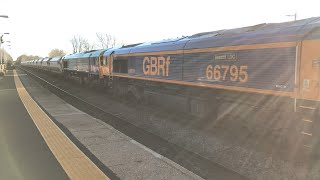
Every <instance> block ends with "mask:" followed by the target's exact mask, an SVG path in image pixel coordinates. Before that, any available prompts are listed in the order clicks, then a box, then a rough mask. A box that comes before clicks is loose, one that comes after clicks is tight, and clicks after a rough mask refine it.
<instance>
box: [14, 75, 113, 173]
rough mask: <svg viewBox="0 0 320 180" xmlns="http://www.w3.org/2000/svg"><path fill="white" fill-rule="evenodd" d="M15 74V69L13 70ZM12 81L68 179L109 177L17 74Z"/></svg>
mask: <svg viewBox="0 0 320 180" xmlns="http://www.w3.org/2000/svg"><path fill="white" fill-rule="evenodd" d="M13 73H14V74H15V75H17V73H16V71H13ZM14 82H15V84H16V88H17V91H18V94H19V96H20V99H21V101H22V102H23V104H24V106H25V108H26V109H27V111H28V113H29V115H30V116H31V118H32V120H33V122H34V123H35V125H36V126H37V128H38V130H39V131H40V133H41V135H42V137H43V138H44V140H45V141H46V143H47V145H48V146H49V148H50V150H51V151H52V153H53V155H54V156H55V157H56V159H57V160H58V162H59V163H60V164H61V166H62V168H63V169H64V171H65V172H66V173H67V174H68V176H69V178H70V179H109V178H108V177H107V176H106V175H105V174H104V173H103V172H102V171H101V170H100V169H99V168H98V167H97V166H96V165H95V164H94V163H93V162H92V161H91V160H90V159H89V158H88V157H87V156H86V155H85V154H84V153H83V152H82V151H80V150H79V149H78V147H77V146H76V145H74V144H73V143H72V142H71V140H70V139H69V138H68V137H67V136H66V135H65V134H64V133H63V132H62V131H61V130H60V129H59V128H58V126H57V125H56V124H55V123H54V122H53V121H52V120H51V119H50V118H49V117H48V115H47V114H46V113H45V112H44V111H43V110H42V109H41V108H40V107H39V106H38V104H37V103H36V102H35V101H34V100H33V99H32V98H31V96H30V95H29V93H28V92H27V91H26V89H25V88H24V86H23V84H22V83H21V81H20V78H19V76H14Z"/></svg>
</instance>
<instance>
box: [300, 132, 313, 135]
mask: <svg viewBox="0 0 320 180" xmlns="http://www.w3.org/2000/svg"><path fill="white" fill-rule="evenodd" d="M301 134H303V135H307V136H312V134H310V133H306V132H303V131H302V132H301Z"/></svg>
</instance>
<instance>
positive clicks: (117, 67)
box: [113, 57, 128, 73]
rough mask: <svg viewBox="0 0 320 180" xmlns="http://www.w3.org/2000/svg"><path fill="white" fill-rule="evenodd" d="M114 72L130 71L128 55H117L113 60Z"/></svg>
mask: <svg viewBox="0 0 320 180" xmlns="http://www.w3.org/2000/svg"><path fill="white" fill-rule="evenodd" d="M113 72H115V73H128V57H117V58H115V59H114V61H113Z"/></svg>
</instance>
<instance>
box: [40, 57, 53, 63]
mask: <svg viewBox="0 0 320 180" xmlns="http://www.w3.org/2000/svg"><path fill="white" fill-rule="evenodd" d="M50 59H51V58H48V57H46V58H44V59H42V61H41V62H47V61H49V60H50Z"/></svg>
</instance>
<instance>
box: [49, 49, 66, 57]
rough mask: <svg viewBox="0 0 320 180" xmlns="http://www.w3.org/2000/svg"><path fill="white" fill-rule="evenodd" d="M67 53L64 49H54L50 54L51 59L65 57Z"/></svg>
mask: <svg viewBox="0 0 320 180" xmlns="http://www.w3.org/2000/svg"><path fill="white" fill-rule="evenodd" d="M64 55H66V53H65V52H64V51H63V50H62V49H52V50H51V51H50V53H49V57H55V56H64Z"/></svg>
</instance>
